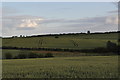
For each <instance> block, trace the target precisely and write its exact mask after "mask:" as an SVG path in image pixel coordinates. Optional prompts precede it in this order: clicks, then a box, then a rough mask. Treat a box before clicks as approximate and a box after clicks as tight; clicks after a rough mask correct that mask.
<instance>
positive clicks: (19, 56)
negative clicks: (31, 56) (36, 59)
mask: <svg viewBox="0 0 120 80" xmlns="http://www.w3.org/2000/svg"><path fill="white" fill-rule="evenodd" d="M17 58H18V59H25V58H27V55H26V54H24V53H19V54H18V56H17Z"/></svg>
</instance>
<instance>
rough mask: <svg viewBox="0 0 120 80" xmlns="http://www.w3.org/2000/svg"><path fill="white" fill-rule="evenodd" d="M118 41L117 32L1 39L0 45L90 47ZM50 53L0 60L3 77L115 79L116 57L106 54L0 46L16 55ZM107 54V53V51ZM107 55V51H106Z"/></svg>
mask: <svg viewBox="0 0 120 80" xmlns="http://www.w3.org/2000/svg"><path fill="white" fill-rule="evenodd" d="M108 41H111V42H113V43H116V44H117V43H118V33H109V34H108V33H106V34H76V35H73V34H71V35H58V36H42V37H15V38H2V46H6V47H18V48H53V49H56V48H60V49H77V50H80V49H93V48H96V47H106V43H107V42H108ZM29 52H32V53H36V54H46V53H52V54H53V55H54V57H51V58H30V59H28V58H27V59H3V60H2V67H3V69H2V70H3V72H2V77H3V78H118V56H117V55H116V54H115V55H113V54H112V55H109V56H105V55H104V54H106V53H102V54H101V53H89V52H88V53H83V52H72V51H45V50H15V49H3V50H2V55H3V58H4V55H5V54H6V53H10V54H12V56H16V55H18V54H19V53H24V54H27V53H29ZM107 54H108V53H107ZM110 54H111V53H110Z"/></svg>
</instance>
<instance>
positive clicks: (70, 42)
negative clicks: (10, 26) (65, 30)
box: [2, 33, 118, 49]
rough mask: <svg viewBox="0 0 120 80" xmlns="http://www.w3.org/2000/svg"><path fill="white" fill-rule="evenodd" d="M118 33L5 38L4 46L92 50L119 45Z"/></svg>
mask: <svg viewBox="0 0 120 80" xmlns="http://www.w3.org/2000/svg"><path fill="white" fill-rule="evenodd" d="M117 40H118V33H101V34H69V35H53V36H36V37H15V38H3V39H2V46H7V47H18V48H20V47H22V48H61V49H91V48H96V47H106V43H107V41H111V42H114V43H117Z"/></svg>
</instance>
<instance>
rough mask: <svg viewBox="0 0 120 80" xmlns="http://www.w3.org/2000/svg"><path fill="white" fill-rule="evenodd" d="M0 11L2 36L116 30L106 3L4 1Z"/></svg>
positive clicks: (111, 6)
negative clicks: (0, 13)
mask: <svg viewBox="0 0 120 80" xmlns="http://www.w3.org/2000/svg"><path fill="white" fill-rule="evenodd" d="M0 5H1V4H0ZM2 14H3V15H2V17H3V19H2V21H3V22H2V23H3V25H2V26H3V27H2V36H13V35H17V36H18V35H38V34H48V33H69V32H79V33H80V32H87V31H88V30H90V31H91V32H105V31H117V30H118V16H117V14H118V11H117V7H116V5H114V4H113V3H110V2H4V3H2Z"/></svg>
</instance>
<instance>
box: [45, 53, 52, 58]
mask: <svg viewBox="0 0 120 80" xmlns="http://www.w3.org/2000/svg"><path fill="white" fill-rule="evenodd" d="M45 57H54V56H53V54H52V53H47V54H45Z"/></svg>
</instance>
